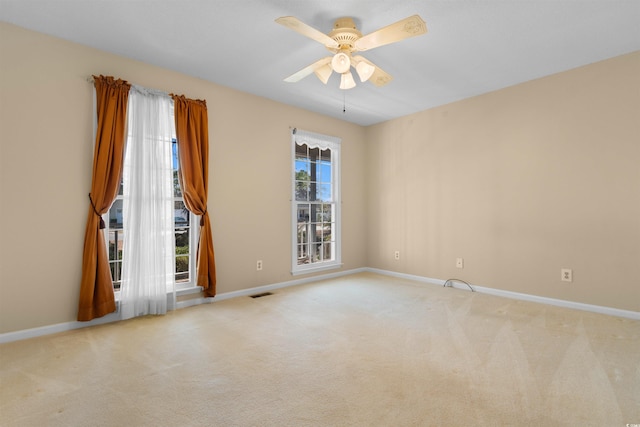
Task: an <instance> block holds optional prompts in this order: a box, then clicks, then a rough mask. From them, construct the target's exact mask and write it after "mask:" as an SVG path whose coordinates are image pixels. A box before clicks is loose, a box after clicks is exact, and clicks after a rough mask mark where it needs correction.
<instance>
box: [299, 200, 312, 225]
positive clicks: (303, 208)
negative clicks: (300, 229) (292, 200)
mask: <svg viewBox="0 0 640 427" xmlns="http://www.w3.org/2000/svg"><path fill="white" fill-rule="evenodd" d="M310 209H311V206H310V205H309V204H307V203H298V224H299V223H301V222H308V221H309V218H310V217H309V214H310Z"/></svg>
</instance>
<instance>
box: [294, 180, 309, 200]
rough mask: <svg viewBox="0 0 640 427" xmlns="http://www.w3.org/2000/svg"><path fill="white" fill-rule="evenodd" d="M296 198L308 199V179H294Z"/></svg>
mask: <svg viewBox="0 0 640 427" xmlns="http://www.w3.org/2000/svg"><path fill="white" fill-rule="evenodd" d="M296 200H300V201H306V200H309V181H308V180H306V181H296Z"/></svg>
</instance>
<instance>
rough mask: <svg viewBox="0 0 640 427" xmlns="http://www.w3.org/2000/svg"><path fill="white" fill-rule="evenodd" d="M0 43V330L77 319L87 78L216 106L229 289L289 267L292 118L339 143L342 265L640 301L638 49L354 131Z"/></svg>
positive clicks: (127, 67)
mask: <svg viewBox="0 0 640 427" xmlns="http://www.w3.org/2000/svg"><path fill="white" fill-rule="evenodd" d="M0 49H1V50H0V58H1V60H0V129H1V131H0V139H1V144H0V166H1V167H0V333H3V332H10V331H16V330H22V329H28V328H34V327H39V326H45V325H52V324H56V323H62V322H69V321H73V320H75V316H76V307H77V300H78V287H79V281H80V272H81V257H82V242H83V233H84V227H85V221H86V213H87V209H88V205H87V193H88V192H89V187H90V179H91V162H92V149H93V148H92V145H93V142H92V137H91V133H92V131H91V120H92V107H91V106H92V99H91V96H92V95H91V94H92V89H91V85H90V84H89V83H87V82H86V80H85V79H86V78H87V76H89V75H91V74H104V75H114V76H117V77H121V78H125V79H127V80H129V81H130V82H133V83H137V84H141V85H144V86H147V87H153V88H157V89H161V90H165V91H168V92H175V93H183V94H185V95H187V96H188V97H192V98H204V99H206V100H207V104H208V106H209V121H210V125H209V129H210V183H209V192H210V197H209V211H210V212H211V215H212V221H213V235H214V236H213V237H214V244H215V251H216V261H217V269H218V271H217V273H218V274H217V276H218V290H219V292H220V293H223V292H231V291H235V290H240V289H247V288H251V287H255V286H260V285H266V284H272V283H279V282H283V281H287V280H291V279H292V277H291V275H290V265H289V263H290V249H289V242H290V230H289V218H290V210H289V191H290V184H289V175H290V158H289V155H290V154H289V153H290V151H289V150H290V145H289V144H290V142H289V127H290V126H295V127H298V128H301V129H306V130H310V131H314V132H320V133H325V134H330V135H336V136H340V137H341V138H342V140H343V152H342V172H343V181H342V183H343V211H342V212H343V223H344V227H343V261H344V264H345V265H344V269H345V270H349V269H353V268H359V267H364V266H370V267H376V268H383V269H388V270H393V271H398V272H403V273H409V274H417V275H421V276H426V277H432V278H439V279H446V278H449V277H458V278H461V279H463V280H467V281H470V282H473V283H475V284H478V285H484V286H488V287H494V288H500V289H506V290H511V291H515V292H523V293H528V294H533V295H540V296H547V297H552V298H561V299H567V300H571V301H577V302H583V303H589V304H596V305H602V306H609V307H614V308H620V309H627V310H636V311H640V291H639V289H640V286H639V285H640V283H639V278H640V200H639V198H640V196H639V195H640V172H639V171H640V168H639V167H638V164H639V163H640V142H639V141H638V138H639V135H640V131H639V128H638V124H636V123H637V122H638V117H639V116H640V111H639V110H640V103H639V93H638V88H639V87H640V82H639V80H638V78H639V77H638V76H640V56H639V55H638V54H634V55H627V56H623V57H619V58H615V59H612V60H609V61H605V62H602V63H598V64H594V65H591V66H588V67H583V68H580V69H577V70H573V71H569V72H566V73H562V74H559V75H555V76H551V77H548V78H545V79H541V80H537V81H533V82H529V83H526V84H523V85H519V86H515V87H512V88H508V89H505V90H502V91H498V92H494V93H490V94H487V95H483V96H479V97H476V98H472V99H468V100H465V101H461V102H458V103H455V104H451V105H447V106H444V107H440V108H436V109H432V110H429V111H425V112H422V113H419V114H415V115H412V116H408V117H405V118H401V119H398V120H393V121H390V122H386V123H382V124H380V125H376V126H372V127H369V128H362V127H359V126H356V125H353V124H349V123H346V122H342V121H340V120H336V119H332V118H328V117H326V116H321V115H318V114H314V113H310V112H307V111H303V110H300V109H296V108H293V107H289V106H286V105H282V104H278V103H276V102H273V101H270V100H267V99H263V98H259V97H255V96H252V95H248V94H245V93H241V92H238V91H234V90H231V89H228V88H224V87H221V86H218V85H215V84H211V83H208V82H205V81H202V80H199V79H196V78H192V77H188V76H185V75H183V74H179V73H175V72H171V71H168V70H165V69H161V68H158V67H153V66H150V65H147V64H143V63H140V62H137V61H133V60H129V59H126V58H122V57H118V56H114V55H110V54H108V53H104V52H100V51H97V50H94V49H89V48H86V47H83V46H79V45H76V44H72V43H68V42H65V41H62V40H59V39H55V38H51V37H47V36H43V35H41V34H37V33H34V32H30V31H27V30H23V29H20V28H17V27H14V26H11V25H7V24H5V23H0ZM363 153H364V156H363ZM395 250H399V251H401V259H400V261H394V260H393V251H395ZM456 257H464V258H465V268H464V269H463V270H457V269H455V267H454V261H455V258H456ZM258 258H259V259H262V260H263V261H264V270H263V271H262V272H256V271H255V261H256V259H258ZM562 267H568V268H572V269H573V270H574V282H573V283H571V284H566V283H562V282H560V281H559V275H560V268H562Z"/></svg>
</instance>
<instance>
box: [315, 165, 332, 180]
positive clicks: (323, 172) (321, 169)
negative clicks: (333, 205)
mask: <svg viewBox="0 0 640 427" xmlns="http://www.w3.org/2000/svg"><path fill="white" fill-rule="evenodd" d="M317 167H318V177H317V178H316V180H317V181H319V182H331V163H327V162H320V163H318V166H317Z"/></svg>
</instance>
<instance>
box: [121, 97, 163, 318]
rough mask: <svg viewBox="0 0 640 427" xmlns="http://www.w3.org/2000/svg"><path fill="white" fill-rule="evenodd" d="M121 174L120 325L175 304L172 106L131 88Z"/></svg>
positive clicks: (161, 311) (160, 99)
mask: <svg viewBox="0 0 640 427" xmlns="http://www.w3.org/2000/svg"><path fill="white" fill-rule="evenodd" d="M127 127H128V138H127V146H126V151H125V158H124V169H123V182H124V189H123V195H124V197H123V199H124V200H123V221H124V229H125V237H124V250H123V259H122V285H121V289H120V307H121V313H122V318H123V319H128V318H131V317H134V316H142V315H145V314H165V313H166V312H167V299H168V298H170V299H171V306H170V308H173V307H172V306H173V305H174V304H175V276H174V272H175V265H174V264H175V240H174V234H173V232H174V228H173V221H174V206H173V173H172V152H171V140H172V138H173V137H174V135H175V122H174V117H173V100H172V99H171V98H170V97H169V96H168V95H167V94H166V93H162V92H159V91H154V90H151V89H146V88H142V87H139V86H135V85H132V87H131V91H130V93H129V103H128V107H127Z"/></svg>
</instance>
